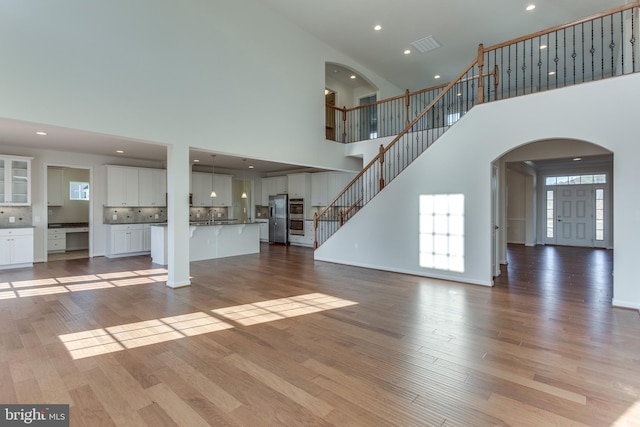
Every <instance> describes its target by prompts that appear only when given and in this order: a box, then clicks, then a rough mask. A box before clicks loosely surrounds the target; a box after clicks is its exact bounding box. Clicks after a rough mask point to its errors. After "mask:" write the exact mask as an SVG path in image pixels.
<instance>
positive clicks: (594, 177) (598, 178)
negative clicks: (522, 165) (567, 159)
mask: <svg viewBox="0 0 640 427" xmlns="http://www.w3.org/2000/svg"><path fill="white" fill-rule="evenodd" d="M606 182H607V175H606V174H603V173H601V174H591V175H573V176H548V177H546V178H545V179H544V183H545V184H546V185H578V184H605V183H606Z"/></svg>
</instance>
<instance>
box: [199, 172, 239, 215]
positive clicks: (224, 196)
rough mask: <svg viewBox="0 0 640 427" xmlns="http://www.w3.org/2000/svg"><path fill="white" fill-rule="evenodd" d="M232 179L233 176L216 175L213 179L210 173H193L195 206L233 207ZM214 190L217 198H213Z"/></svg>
mask: <svg viewBox="0 0 640 427" xmlns="http://www.w3.org/2000/svg"><path fill="white" fill-rule="evenodd" d="M232 179H233V177H232V176H231V175H220V174H215V175H214V177H213V179H211V174H210V173H205V172H193V173H192V174H191V189H192V192H193V206H227V207H228V206H231V204H232V203H231V202H232V192H231V185H232ZM212 189H213V190H215V192H216V197H211V190H212Z"/></svg>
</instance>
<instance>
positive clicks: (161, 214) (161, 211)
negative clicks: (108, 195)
mask: <svg viewBox="0 0 640 427" xmlns="http://www.w3.org/2000/svg"><path fill="white" fill-rule="evenodd" d="M102 222H103V223H104V224H137V223H153V222H167V208H164V207H162V208H135V207H129V208H126V207H124V208H123V207H120V208H114V207H106V206H105V207H104V208H103V216H102Z"/></svg>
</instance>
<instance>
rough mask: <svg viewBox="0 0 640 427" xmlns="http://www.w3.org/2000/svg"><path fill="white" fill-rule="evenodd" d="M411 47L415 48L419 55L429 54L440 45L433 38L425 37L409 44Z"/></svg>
mask: <svg viewBox="0 0 640 427" xmlns="http://www.w3.org/2000/svg"><path fill="white" fill-rule="evenodd" d="M411 46H412V47H413V48H415V49H416V50H417V51H418V52H420V53H425V52H429V51H430V50H434V49H437V48H439V47H441V46H442V45H441V44H440V42H439V41H438V40H436V38H435V37H433V36H427V37H425V38H423V39H420V40H416V41H414V42H412V43H411Z"/></svg>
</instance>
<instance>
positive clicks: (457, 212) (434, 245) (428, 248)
mask: <svg viewBox="0 0 640 427" xmlns="http://www.w3.org/2000/svg"><path fill="white" fill-rule="evenodd" d="M420 266H421V267H425V268H434V269H437V270H449V271H458V272H464V194H435V195H421V196H420Z"/></svg>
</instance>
